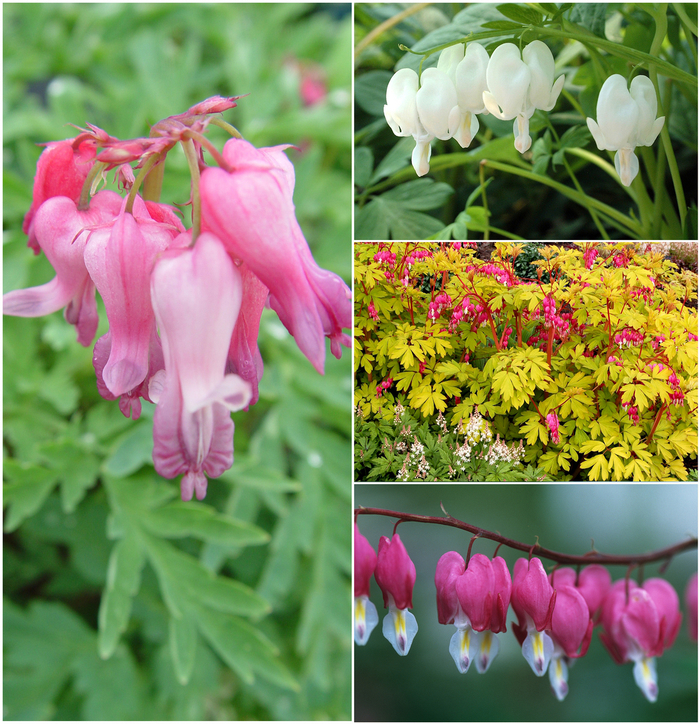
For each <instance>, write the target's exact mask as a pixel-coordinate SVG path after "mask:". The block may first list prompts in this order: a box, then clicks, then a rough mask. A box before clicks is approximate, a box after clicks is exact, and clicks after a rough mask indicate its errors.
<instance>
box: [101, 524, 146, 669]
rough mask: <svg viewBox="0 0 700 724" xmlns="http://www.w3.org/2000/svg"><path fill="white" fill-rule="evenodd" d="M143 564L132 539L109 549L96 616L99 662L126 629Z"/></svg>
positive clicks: (137, 544) (137, 542) (141, 551)
mask: <svg viewBox="0 0 700 724" xmlns="http://www.w3.org/2000/svg"><path fill="white" fill-rule="evenodd" d="M144 563H145V558H144V555H143V550H142V549H141V545H140V543H139V541H138V539H137V538H136V536H134V535H130V536H128V537H127V538H124V539H122V540H120V541H119V542H117V543H116V545H115V546H114V548H113V549H112V554H111V556H110V558H109V566H108V568H107V585H106V586H105V590H104V592H103V593H102V601H101V602H100V611H99V615H98V627H99V636H98V647H99V652H100V656H101V657H102V658H103V659H108V658H109V657H110V656H112V654H113V653H114V651H115V650H116V648H117V644H118V643H119V637H120V636H121V635H122V634H123V633H124V631H126V628H127V626H128V625H129V618H130V617H131V599H132V598H133V597H134V596H135V595H136V594H137V593H138V590H139V587H140V585H141V570H142V568H143V564H144Z"/></svg>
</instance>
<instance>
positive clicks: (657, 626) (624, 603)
mask: <svg viewBox="0 0 700 724" xmlns="http://www.w3.org/2000/svg"><path fill="white" fill-rule="evenodd" d="M601 621H602V624H603V632H602V633H601V634H600V639H601V641H602V642H603V644H604V645H605V647H606V648H607V649H608V651H609V652H610V655H611V656H612V657H613V659H614V660H615V662H616V663H618V664H623V663H625V662H626V661H633V662H634V680H635V683H636V684H637V686H638V687H639V688H640V689H641V690H642V692H643V694H644V696H646V698H647V699H648V700H649V701H652V702H653V701H656V698H657V696H658V693H659V689H658V684H657V679H656V657H657V656H660V655H661V654H662V653H663V651H664V649H667V648H669V647H670V646H672V645H673V642H674V641H675V638H676V635H677V634H678V629H679V628H680V624H681V614H680V611H679V606H678V596H677V594H676V592H675V590H674V589H673V586H671V585H670V584H669V583H668V582H667V581H664V580H663V579H660V578H650V579H648V580H646V581H645V582H644V583H643V584H642V587H641V588H639V587H637V586H635V585H634V584H633V583H631V582H629V581H627V580H624V579H623V580H619V581H616V582H615V583H614V584H613V585H612V587H611V588H610V590H609V591H608V594H607V596H606V597H605V601H604V602H603V608H602V616H601Z"/></svg>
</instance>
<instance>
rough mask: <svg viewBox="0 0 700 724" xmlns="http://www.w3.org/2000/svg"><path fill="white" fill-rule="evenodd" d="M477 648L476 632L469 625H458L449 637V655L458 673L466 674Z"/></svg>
mask: <svg viewBox="0 0 700 724" xmlns="http://www.w3.org/2000/svg"><path fill="white" fill-rule="evenodd" d="M477 650H478V643H477V635H476V633H475V632H474V631H472V629H471V627H469V626H463V627H462V626H460V627H458V628H457V630H456V631H455V632H454V634H452V638H451V639H450V655H451V656H452V659H453V660H454V662H455V665H456V666H457V671H459V673H460V674H466V673H467V671H469V667H470V666H471V663H472V661H473V660H474V657H475V656H476V654H477Z"/></svg>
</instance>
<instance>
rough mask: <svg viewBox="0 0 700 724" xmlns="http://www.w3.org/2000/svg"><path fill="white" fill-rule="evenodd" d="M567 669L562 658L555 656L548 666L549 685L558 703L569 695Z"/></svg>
mask: <svg viewBox="0 0 700 724" xmlns="http://www.w3.org/2000/svg"><path fill="white" fill-rule="evenodd" d="M568 681H569V668H568V666H567V665H566V661H565V660H564V658H563V657H562V656H555V657H554V659H553V660H552V662H551V664H550V666H549V683H550V684H551V686H552V691H553V692H554V695H555V696H556V697H557V699H558V700H559V701H564V699H565V698H566V695H567V694H568V693H569V684H568Z"/></svg>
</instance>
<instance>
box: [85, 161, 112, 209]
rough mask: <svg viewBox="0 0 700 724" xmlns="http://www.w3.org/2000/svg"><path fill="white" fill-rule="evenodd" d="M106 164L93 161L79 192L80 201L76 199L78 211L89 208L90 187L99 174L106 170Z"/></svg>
mask: <svg viewBox="0 0 700 724" xmlns="http://www.w3.org/2000/svg"><path fill="white" fill-rule="evenodd" d="M107 165H108V164H106V163H102V162H101V161H95V163H94V164H93V166H92V168H91V169H90V171H89V172H88V175H87V176H86V177H85V181H84V182H83V188H82V189H81V190H80V199H78V211H86V210H87V209H88V208H89V207H90V197H91V195H92V186H93V184H94V183H95V181H96V180H97V179H98V178H99V176H100V174H101V173H102V172H103V171H104V169H105V168H107Z"/></svg>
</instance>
